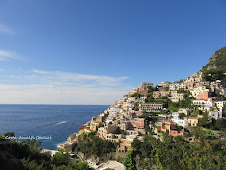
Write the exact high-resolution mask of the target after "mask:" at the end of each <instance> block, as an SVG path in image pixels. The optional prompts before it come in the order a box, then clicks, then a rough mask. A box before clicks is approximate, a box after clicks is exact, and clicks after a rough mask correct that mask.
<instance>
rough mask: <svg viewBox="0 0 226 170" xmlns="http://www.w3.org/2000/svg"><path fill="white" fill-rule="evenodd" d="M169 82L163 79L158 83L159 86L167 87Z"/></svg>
mask: <svg viewBox="0 0 226 170" xmlns="http://www.w3.org/2000/svg"><path fill="white" fill-rule="evenodd" d="M170 84H171V82H168V81H165V82H161V83H159V84H158V86H159V87H169V85H170Z"/></svg>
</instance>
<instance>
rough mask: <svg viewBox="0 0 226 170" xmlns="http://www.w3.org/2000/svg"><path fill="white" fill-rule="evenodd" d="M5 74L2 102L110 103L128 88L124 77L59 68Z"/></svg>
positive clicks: (0, 99) (1, 87) (0, 87)
mask: <svg viewBox="0 0 226 170" xmlns="http://www.w3.org/2000/svg"><path fill="white" fill-rule="evenodd" d="M8 78H9V79H7V81H4V83H0V94H1V95H0V103H2V104H6V103H8V104H113V102H114V101H115V100H118V99H119V98H121V97H123V95H125V94H127V93H128V91H129V90H130V89H131V87H128V86H125V85H124V82H123V80H125V79H127V77H110V76H103V75H88V74H77V73H71V72H60V71H45V70H33V71H32V72H31V73H30V74H27V75H26V76H24V75H20V76H19V75H17V76H16V77H11V78H10V77H9V76H8ZM12 80H13V81H12ZM12 82H13V83H12ZM22 83H23V84H22Z"/></svg>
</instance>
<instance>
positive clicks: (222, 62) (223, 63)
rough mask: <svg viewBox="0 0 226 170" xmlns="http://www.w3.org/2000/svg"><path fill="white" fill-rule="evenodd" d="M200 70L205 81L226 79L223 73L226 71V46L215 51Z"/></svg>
mask: <svg viewBox="0 0 226 170" xmlns="http://www.w3.org/2000/svg"><path fill="white" fill-rule="evenodd" d="M214 67H215V68H214ZM202 71H203V74H204V78H205V79H206V80H207V81H215V80H224V81H226V77H225V75H224V73H226V47H223V48H221V49H219V50H218V51H216V52H215V53H214V55H213V56H212V57H211V58H210V60H209V63H208V64H207V65H206V66H204V67H203V68H202Z"/></svg>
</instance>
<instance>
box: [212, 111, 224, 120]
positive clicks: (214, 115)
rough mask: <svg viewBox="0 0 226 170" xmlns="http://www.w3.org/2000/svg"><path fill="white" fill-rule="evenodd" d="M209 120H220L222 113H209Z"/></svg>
mask: <svg viewBox="0 0 226 170" xmlns="http://www.w3.org/2000/svg"><path fill="white" fill-rule="evenodd" d="M209 118H210V119H212V118H214V119H216V120H217V119H220V118H222V111H218V110H214V111H210V112H209Z"/></svg>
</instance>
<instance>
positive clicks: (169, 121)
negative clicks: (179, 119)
mask: <svg viewBox="0 0 226 170" xmlns="http://www.w3.org/2000/svg"><path fill="white" fill-rule="evenodd" d="M165 122H168V123H173V122H172V121H171V120H165Z"/></svg>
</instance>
